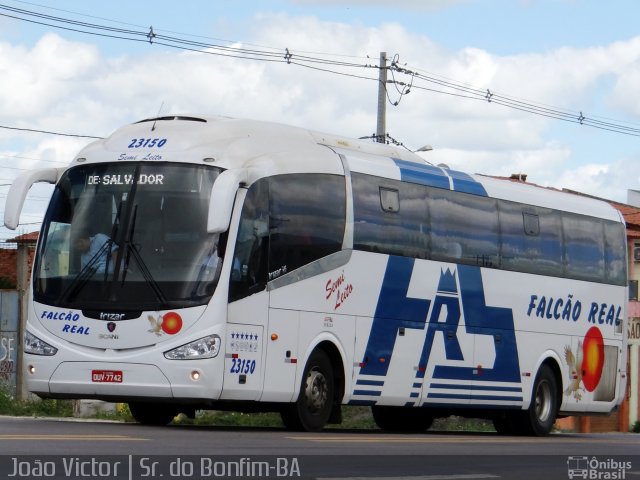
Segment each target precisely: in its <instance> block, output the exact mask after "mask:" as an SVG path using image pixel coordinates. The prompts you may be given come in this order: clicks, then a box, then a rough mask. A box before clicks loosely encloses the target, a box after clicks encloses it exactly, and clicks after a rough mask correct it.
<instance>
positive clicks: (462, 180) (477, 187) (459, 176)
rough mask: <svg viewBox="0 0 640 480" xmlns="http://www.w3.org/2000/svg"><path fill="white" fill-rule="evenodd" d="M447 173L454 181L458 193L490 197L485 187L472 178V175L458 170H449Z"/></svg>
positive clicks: (454, 187)
mask: <svg viewBox="0 0 640 480" xmlns="http://www.w3.org/2000/svg"><path fill="white" fill-rule="evenodd" d="M447 173H448V174H449V176H450V177H451V179H452V180H453V189H454V190H455V191H456V192H464V193H471V194H473V195H480V196H482V197H487V196H488V195H487V191H486V190H485V189H484V187H483V186H482V185H481V184H480V183H478V182H476V181H475V180H474V179H473V178H471V176H470V175H468V174H466V173H464V172H458V171H457V170H447Z"/></svg>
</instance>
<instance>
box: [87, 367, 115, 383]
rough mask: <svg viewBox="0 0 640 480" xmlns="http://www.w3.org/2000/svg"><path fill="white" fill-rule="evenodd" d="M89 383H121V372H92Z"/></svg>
mask: <svg viewBox="0 0 640 480" xmlns="http://www.w3.org/2000/svg"><path fill="white" fill-rule="evenodd" d="M91 381H92V382H95V383H122V370H92V371H91Z"/></svg>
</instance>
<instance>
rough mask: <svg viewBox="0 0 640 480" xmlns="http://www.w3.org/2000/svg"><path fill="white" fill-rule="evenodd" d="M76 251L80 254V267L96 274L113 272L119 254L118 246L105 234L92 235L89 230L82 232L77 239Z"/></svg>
mask: <svg viewBox="0 0 640 480" xmlns="http://www.w3.org/2000/svg"><path fill="white" fill-rule="evenodd" d="M75 247H76V250H77V251H78V252H79V253H80V267H81V268H82V269H83V270H84V269H85V268H86V267H87V266H91V268H93V269H94V273H105V271H107V268H108V271H109V272H112V271H113V265H114V263H115V259H116V255H117V253H118V246H117V245H116V244H115V243H114V242H113V241H112V240H111V239H110V238H109V237H108V236H107V235H105V234H104V233H96V234H95V235H91V234H90V233H89V231H88V230H83V231H81V232H80V233H79V234H78V236H77V237H76V241H75Z"/></svg>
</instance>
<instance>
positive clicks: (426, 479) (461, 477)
mask: <svg viewBox="0 0 640 480" xmlns="http://www.w3.org/2000/svg"><path fill="white" fill-rule="evenodd" d="M371 478H372V477H327V478H323V477H317V478H316V480H371ZM482 478H500V476H499V475H493V474H491V473H461V474H453V475H421V476H419V477H375V480H476V479H482Z"/></svg>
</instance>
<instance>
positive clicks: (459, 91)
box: [0, 2, 640, 139]
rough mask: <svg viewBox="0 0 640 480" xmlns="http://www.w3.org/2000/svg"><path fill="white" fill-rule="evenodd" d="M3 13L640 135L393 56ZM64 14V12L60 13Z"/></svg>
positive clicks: (22, 11)
mask: <svg viewBox="0 0 640 480" xmlns="http://www.w3.org/2000/svg"><path fill="white" fill-rule="evenodd" d="M20 3H26V4H30V3H29V2H20ZM30 5H37V4H30ZM41 7H43V6H41ZM43 8H44V7H43ZM0 10H4V11H5V12H9V13H2V12H0V16H5V17H8V18H13V19H15V20H19V21H25V22H30V23H35V24H39V25H45V26H48V27H52V28H58V29H63V30H69V31H74V32H78V33H83V34H88V35H97V36H102V37H108V38H114V39H119V40H127V41H135V42H142V43H149V44H157V45H162V46H165V47H168V48H174V49H180V50H185V51H194V52H198V53H206V54H210V55H218V56H223V57H229V58H238V59H244V60H252V61H263V62H277V63H286V64H292V65H296V66H299V67H304V68H308V69H312V70H316V71H322V72H327V73H331V74H336V75H341V76H346V77H350V78H355V79H364V80H377V79H375V78H372V77H369V76H366V75H359V74H355V73H353V72H351V73H349V72H345V71H340V70H339V69H344V68H349V69H370V68H375V69H380V68H388V69H389V71H390V72H391V75H392V79H391V80H387V83H388V84H390V85H394V87H395V88H396V91H397V92H398V94H399V98H398V100H396V101H393V100H392V99H391V97H390V94H389V91H388V89H387V85H385V86H384V87H385V93H386V96H387V99H388V101H389V103H391V104H392V105H394V106H397V105H398V104H399V103H400V101H401V100H402V98H403V97H404V96H405V95H407V94H408V93H409V92H410V91H411V90H412V89H417V90H422V91H428V92H434V93H439V94H444V95H449V96H454V97H458V98H466V99H473V100H480V101H484V102H487V103H494V104H497V105H501V106H503V107H507V108H511V109H514V110H518V111H522V112H526V113H529V114H533V115H538V116H542V117H547V118H551V119H556V120H561V121H565V122H571V123H577V124H580V125H583V126H588V127H592V128H597V129H601V130H606V131H610V132H614V133H619V134H624V135H631V136H640V128H637V127H632V126H625V125H623V124H621V123H619V122H617V121H616V122H614V121H609V120H610V119H606V120H607V121H605V120H601V119H598V117H592V116H587V115H584V114H583V112H579V113H578V112H571V111H567V110H563V109H560V108H557V107H552V106H548V105H544V104H540V103H535V102H531V101H523V100H520V99H518V98H516V97H513V96H508V95H503V94H499V93H496V92H492V91H491V90H490V89H480V88H477V87H474V86H470V85H467V84H464V83H461V82H457V81H455V80H450V79H446V78H445V77H442V76H437V75H434V74H428V73H423V72H421V71H420V70H417V69H409V68H407V67H406V64H405V66H401V65H400V64H399V62H398V60H399V55H398V54H396V55H394V57H393V60H392V62H391V66H390V67H387V66H386V65H384V66H382V65H371V64H368V63H356V62H350V61H337V60H333V59H331V58H327V57H328V56H329V54H316V56H313V55H310V54H308V53H306V52H302V53H303V54H299V53H297V52H296V53H294V52H292V51H291V50H289V48H285V49H284V50H282V49H276V48H272V47H262V48H245V47H238V46H228V45H222V44H219V43H209V42H204V41H195V40H189V39H186V38H181V37H178V36H174V35H165V34H162V33H160V32H161V31H160V30H159V31H154V30H153V27H149V30H148V31H146V30H135V29H131V28H120V27H112V26H108V25H100V24H96V23H91V22H85V21H79V20H72V19H69V18H64V17H60V16H55V15H48V14H44V13H40V12H34V11H30V10H26V9H21V8H16V7H11V6H9V5H5V4H0ZM54 10H58V9H54ZM59 11H64V10H59ZM64 12H66V11H64ZM67 13H69V12H67ZM91 18H98V19H100V20H106V19H102V18H100V17H91ZM107 21H110V22H113V21H111V20H107ZM119 23H121V24H124V23H123V22H119ZM124 25H127V26H133V27H135V25H131V24H124ZM140 28H142V27H140ZM334 56H335V55H334ZM342 57H343V58H347V56H346V55H343V56H342ZM350 58H354V57H353V56H352V57H350ZM396 74H397V75H398V76H399V75H407V76H409V77H410V80H409V81H408V82H403V81H401V80H399V79H398V78H396ZM433 85H436V86H439V87H441V88H434V87H433ZM0 128H7V129H13V130H24V131H31V132H37V133H47V134H53V135H62V136H70V137H81V138H94V139H98V138H101V137H94V136H89V135H76V134H64V133H58V132H50V131H44V130H34V129H20V128H17V127H8V126H2V125H0Z"/></svg>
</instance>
